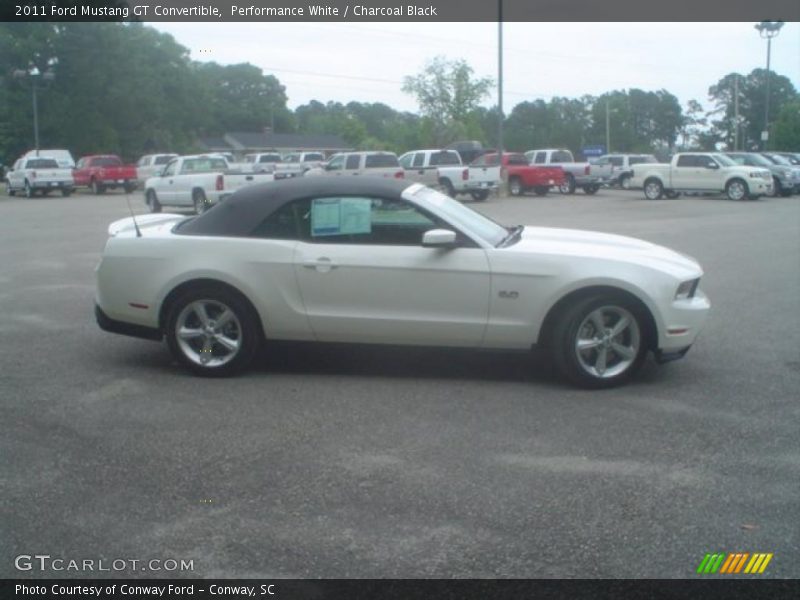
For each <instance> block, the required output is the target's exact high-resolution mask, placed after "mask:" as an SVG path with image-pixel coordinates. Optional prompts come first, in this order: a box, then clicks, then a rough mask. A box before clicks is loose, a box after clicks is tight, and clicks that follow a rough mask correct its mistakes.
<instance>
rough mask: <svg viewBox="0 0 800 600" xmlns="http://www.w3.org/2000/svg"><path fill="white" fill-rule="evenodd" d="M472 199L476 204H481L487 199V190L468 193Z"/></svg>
mask: <svg viewBox="0 0 800 600" xmlns="http://www.w3.org/2000/svg"><path fill="white" fill-rule="evenodd" d="M469 194H470V196H472V198H473V199H475V200H477V201H478V202H483V201H484V200H486V199H487V198H488V197H489V192H488V190H476V191H474V192H470V193H469Z"/></svg>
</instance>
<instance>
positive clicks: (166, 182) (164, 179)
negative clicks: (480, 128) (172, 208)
mask: <svg viewBox="0 0 800 600" xmlns="http://www.w3.org/2000/svg"><path fill="white" fill-rule="evenodd" d="M178 162H179V161H177V160H172V161H170V162H169V163H167V166H166V167H165V168H164V171H163V173H161V175H160V176H159V178H158V179H157V180H156V186H155V189H156V194H157V195H158V199H159V201H160V202H161V204H174V203H175V175H176V173H177V170H178Z"/></svg>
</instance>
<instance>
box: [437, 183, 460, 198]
mask: <svg viewBox="0 0 800 600" xmlns="http://www.w3.org/2000/svg"><path fill="white" fill-rule="evenodd" d="M439 185H440V186H441V188H442V191H443V192H444V193H445V194H447V195H448V196H450V197H451V198H455V197H456V190H455V189H454V188H453V184H452V183H450V180H449V179H440V180H439Z"/></svg>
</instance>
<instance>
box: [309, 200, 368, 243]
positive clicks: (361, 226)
mask: <svg viewBox="0 0 800 600" xmlns="http://www.w3.org/2000/svg"><path fill="white" fill-rule="evenodd" d="M371 208H372V201H371V200H369V199H368V198H317V199H315V200H314V201H313V202H312V204H311V235H312V236H313V237H322V236H326V235H348V234H353V233H371V232H372V220H371Z"/></svg>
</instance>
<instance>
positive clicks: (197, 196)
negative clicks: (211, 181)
mask: <svg viewBox="0 0 800 600" xmlns="http://www.w3.org/2000/svg"><path fill="white" fill-rule="evenodd" d="M192 206H193V207H194V214H196V215H201V214H203V213H204V212H206V211H207V210H208V200H206V194H205V192H204V191H203V190H195V191H193V192H192Z"/></svg>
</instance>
